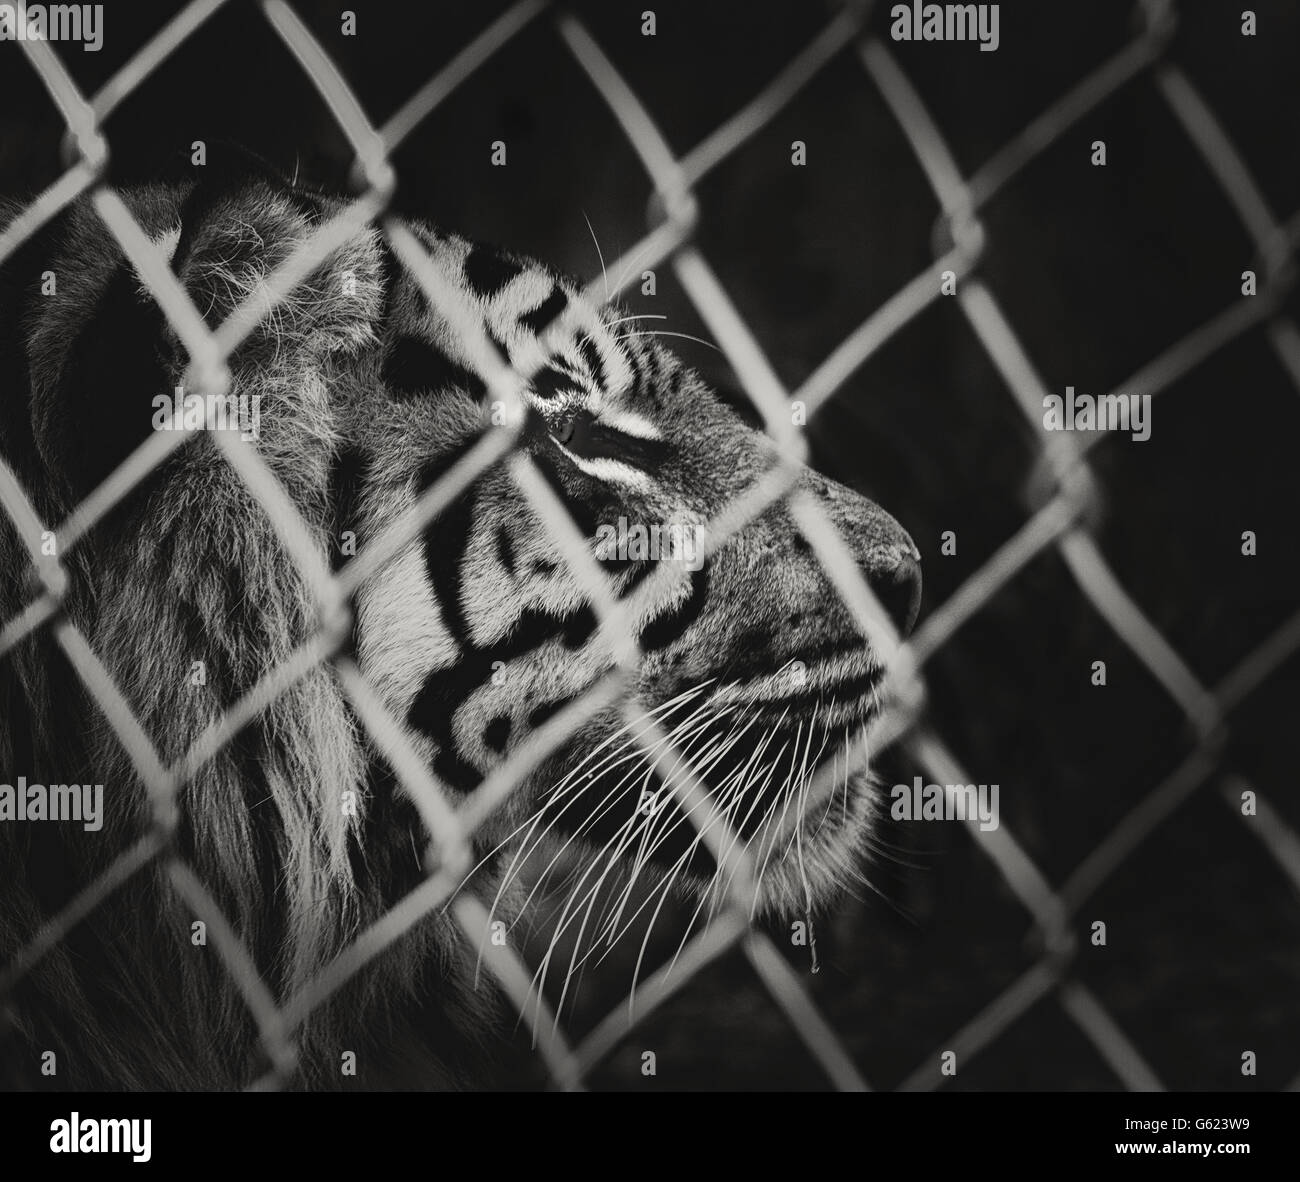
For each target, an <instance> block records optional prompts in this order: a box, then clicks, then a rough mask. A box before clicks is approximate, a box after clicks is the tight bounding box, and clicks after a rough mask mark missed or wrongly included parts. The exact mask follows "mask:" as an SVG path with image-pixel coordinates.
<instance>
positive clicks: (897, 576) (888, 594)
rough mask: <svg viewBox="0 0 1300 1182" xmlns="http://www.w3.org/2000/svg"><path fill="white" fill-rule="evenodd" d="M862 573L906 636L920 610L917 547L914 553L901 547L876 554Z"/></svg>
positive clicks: (913, 550)
mask: <svg viewBox="0 0 1300 1182" xmlns="http://www.w3.org/2000/svg"><path fill="white" fill-rule="evenodd" d="M909 541H910V539H909ZM863 573H864V574H865V575H866V576H867V585H868V586H869V587H870V588H871V590H872V591H873V592H874V593H875V596H876V598H877V599H878V600H880V604H881V606H882V607H883V608H884V609H885V612H886V613H887V614H888V616H889V618H890V620H892V621H893V624H894V627H895V628H897V629H898V634H899V635H900V636H906V635H907V634H908V633H909V632H911V630H912V625H913V624H915V623H916V616H917V613H918V612H919V611H920V610H921V563H920V558H919V555H917V554H916V550H915V547H912V553H909V552H908V551H906V550H904V549H902V548H901V547H899V548H894V547H890V548H889V549H887V550H886V551H884V552H883V553H880V552H877V554H876V555H873V556H872V557H871V559H870V560H869V561H868V562H866V563H865V564H864V571H863Z"/></svg>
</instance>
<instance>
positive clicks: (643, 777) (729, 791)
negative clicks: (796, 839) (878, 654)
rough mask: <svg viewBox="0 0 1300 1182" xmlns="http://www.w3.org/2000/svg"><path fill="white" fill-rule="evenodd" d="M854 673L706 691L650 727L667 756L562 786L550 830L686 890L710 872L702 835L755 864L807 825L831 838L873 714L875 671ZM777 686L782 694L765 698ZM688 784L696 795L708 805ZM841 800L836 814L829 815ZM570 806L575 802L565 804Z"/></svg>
mask: <svg viewBox="0 0 1300 1182" xmlns="http://www.w3.org/2000/svg"><path fill="white" fill-rule="evenodd" d="M858 666H859V667H858V668H855V669H853V670H851V671H849V672H847V673H844V671H843V670H839V671H838V673H839V675H837V676H836V677H835V678H834V679H831V678H828V677H826V676H825V672H826V671H825V670H818V671H817V674H816V675H808V676H807V680H806V683H805V684H803V685H801V686H798V685H794V684H791V683H790V682H789V681H788V678H787V682H786V684H785V685H784V686H783V687H782V686H781V684H780V679H781V678H782V677H783V676H786V675H785V674H783V673H781V672H778V673H777V674H774V675H772V677H771V678H762V679H758V680H757V681H751V682H749V683H747V684H744V685H739V684H725V685H722V686H719V687H717V688H716V689H715V690H714V692H713V693H712V694H711V695H710V696H709V699H708V701H707V702H705V703H703V704H702V705H701V706H700V707H698V708H697V709H696V711H695V712H694V713H692V712H691V711H689V710H685V709H683V710H682V711H681V712H680V714H679V716H678V717H670V718H669V719H668V720H667V721H666V722H665V723H662V724H661V730H662V732H663V734H664V735H666V736H667V738H668V739H669V740H670V742H671V744H672V749H673V751H674V752H675V753H676V755H677V758H674V757H673V755H672V754H669V753H668V751H667V745H666V744H663V743H660V744H659V746H658V748H657V749H655V750H652V751H651V752H649V753H648V754H646V755H645V756H643V757H642V758H641V759H640V760H639V761H635V762H632V763H631V764H629V762H628V761H626V760H625V761H622V762H615V763H614V764H613V766H611V767H598V768H597V769H589V770H588V771H587V772H586V773H585V774H579V776H578V777H576V779H575V778H570V779H569V782H568V783H567V785H566V786H565V789H564V791H565V792H567V794H569V801H568V806H567V807H564V808H562V809H561V811H560V813H559V814H558V815H557V816H556V819H555V823H556V827H557V828H558V829H559V830H561V831H563V832H565V833H567V834H569V835H571V836H573V837H577V838H579V839H581V840H583V841H584V843H585V844H587V845H591V846H595V847H596V848H598V849H601V850H604V851H607V852H611V853H613V854H614V855H615V856H617V855H618V853H619V852H620V851H621V852H622V853H623V854H624V855H625V856H627V857H633V858H634V859H635V861H636V863H637V864H638V865H641V864H650V865H654V866H656V867H657V868H659V869H660V870H667V871H670V872H671V873H673V874H677V875H680V876H682V877H683V879H694V880H696V881H697V882H698V881H702V880H711V879H713V878H714V876H715V873H716V871H717V863H716V861H715V859H714V856H713V854H712V852H711V851H710V842H709V840H708V839H707V836H706V837H704V838H702V837H701V834H700V827H701V826H705V827H707V828H708V829H710V830H712V831H713V832H714V834H716V835H720V837H721V840H722V841H723V844H724V845H727V846H731V847H734V848H739V847H744V848H747V849H750V850H751V852H752V853H753V854H754V855H755V856H756V857H757V858H758V860H759V861H762V862H766V861H767V860H769V859H770V858H772V857H775V856H776V853H779V850H776V848H775V847H777V846H778V845H779V843H780V842H782V841H784V840H786V839H788V838H789V837H790V836H791V835H792V834H794V833H797V832H799V831H800V830H801V829H802V828H805V827H808V826H811V827H812V828H813V829H815V831H816V833H817V834H818V835H819V837H820V838H821V839H826V840H830V839H833V838H834V836H835V834H836V833H837V831H838V829H839V828H840V826H841V823H842V824H847V823H848V817H849V814H850V812H851V811H852V812H853V814H854V815H855V816H856V815H857V812H858V811H859V810H858V809H857V808H856V807H855V808H852V809H851V808H850V805H851V804H853V802H854V798H855V797H856V796H858V795H860V794H861V793H862V792H863V791H864V789H865V787H866V777H865V776H864V775H863V774H862V773H861V772H860V771H858V772H854V771H852V769H853V768H854V767H855V766H857V765H859V764H860V760H855V756H860V754H861V752H860V750H859V744H860V743H861V742H862V741H863V739H864V736H865V733H866V728H867V727H868V725H869V723H870V721H871V719H872V718H873V717H875V715H876V714H877V713H878V710H879V688H880V683H881V681H882V680H883V677H884V671H883V670H882V669H879V668H876V667H867V668H862V667H861V662H860V661H859V662H858ZM781 688H784V690H785V693H784V694H781V693H779V692H775V691H778V690H779V689H781ZM827 771H829V773H830V774H829V775H827V774H825V773H826V772H827ZM694 787H703V788H704V789H705V796H706V797H707V799H705V800H701V799H700V798H699V794H698V792H694V793H693V792H692V788H694ZM575 790H576V792H575ZM840 796H842V797H843V809H842V810H840V809H832V808H831V807H830V806H831V804H833V803H834V801H835V800H836V799H838V798H839V797H840ZM579 798H581V799H582V800H583V801H584V802H585V803H584V805H583V806H581V807H577V808H575V807H573V806H574V805H575V804H577V801H578V799H579ZM687 801H693V803H689V804H688V803H685V802H687ZM823 814H824V815H823ZM832 814H835V819H834V820H832ZM774 850H775V853H774Z"/></svg>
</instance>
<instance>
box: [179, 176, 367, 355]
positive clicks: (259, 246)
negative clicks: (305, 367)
mask: <svg viewBox="0 0 1300 1182" xmlns="http://www.w3.org/2000/svg"><path fill="white" fill-rule="evenodd" d="M327 216H328V214H327V211H326V210H325V209H324V208H323V205H322V203H321V201H320V200H319V199H318V198H316V197H314V196H313V195H311V194H309V193H306V192H303V191H300V190H297V189H293V188H290V187H288V186H287V185H283V184H280V183H277V182H276V181H275V180H274V179H272V178H270V177H268V176H257V177H252V178H247V179H245V180H244V181H242V182H240V183H238V184H235V185H231V184H229V183H228V182H222V181H213V182H205V183H203V184H200V185H198V186H196V187H195V188H194V189H193V190H192V191H191V192H190V193H189V195H188V196H187V197H186V199H185V201H184V202H183V203H182V205H181V209H180V223H181V234H180V239H179V240H178V242H177V244H176V250H175V253H174V254H173V256H172V269H173V270H174V271H175V273H176V275H177V277H178V278H179V279H180V281H181V283H182V284H183V285H184V286H185V288H186V290H187V291H188V292H189V295H190V298H191V299H192V300H193V301H194V304H195V306H196V307H197V308H198V309H199V311H200V313H201V314H202V315H203V317H204V320H205V321H206V323H207V324H208V326H209V327H210V328H216V327H217V326H218V325H220V324H221V323H222V322H224V321H225V320H226V318H227V317H228V316H229V315H230V314H231V313H232V312H234V311H235V309H236V308H238V307H239V306H240V305H242V304H243V303H244V302H245V301H247V300H252V301H254V303H255V304H257V303H258V302H259V301H261V302H264V303H265V305H266V306H267V307H268V309H269V310H268V312H267V313H266V315H264V316H263V318H262V320H261V321H260V323H259V324H258V326H257V328H256V329H255V330H254V331H253V332H252V333H251V334H250V335H249V336H248V337H247V338H246V339H245V341H244V342H243V343H242V344H241V346H240V348H239V350H238V351H237V353H236V357H235V358H234V359H233V360H232V366H234V365H237V364H238V363H239V362H240V361H241V360H245V361H251V360H257V361H259V362H260V361H264V360H265V355H266V354H268V353H269V354H272V355H284V353H285V351H286V350H294V351H298V352H300V353H301V352H303V351H305V352H307V353H309V354H316V355H319V354H324V353H330V352H335V351H344V352H355V351H356V350H357V349H359V348H361V347H362V346H364V345H367V344H370V343H372V342H373V340H374V339H375V324H376V320H377V318H378V316H379V314H380V310H381V306H382V296H383V264H382V256H381V251H380V248H379V239H378V235H377V234H376V233H375V232H374V231H373V230H369V229H367V230H365V231H363V232H361V233H360V234H357V235H356V236H354V237H353V238H352V239H350V240H349V241H348V242H346V243H345V244H344V245H343V246H341V247H340V248H338V249H337V250H335V251H334V252H333V253H332V254H331V255H330V256H329V257H328V258H327V259H325V261H324V262H322V263H321V264H320V265H319V266H318V267H317V268H316V269H315V270H314V271H312V272H311V274H309V275H308V276H307V277H306V278H304V279H302V280H300V281H299V282H297V283H295V284H294V285H293V286H292V287H291V288H289V289H288V291H287V292H286V293H285V294H284V295H283V297H282V298H275V295H274V293H273V292H272V290H271V287H270V285H269V283H268V280H270V279H271V277H272V275H273V274H274V272H275V271H276V270H277V268H278V267H279V266H280V265H281V264H283V263H284V262H285V260H286V259H288V258H289V257H290V256H291V255H292V254H293V253H294V252H295V251H296V250H298V249H299V248H300V247H301V246H302V245H303V244H304V243H306V242H307V241H308V240H309V239H310V237H311V236H312V234H313V233H315V232H316V230H317V229H318V228H319V227H320V226H321V225H322V224H323V223H324V222H325V220H326V219H327Z"/></svg>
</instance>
